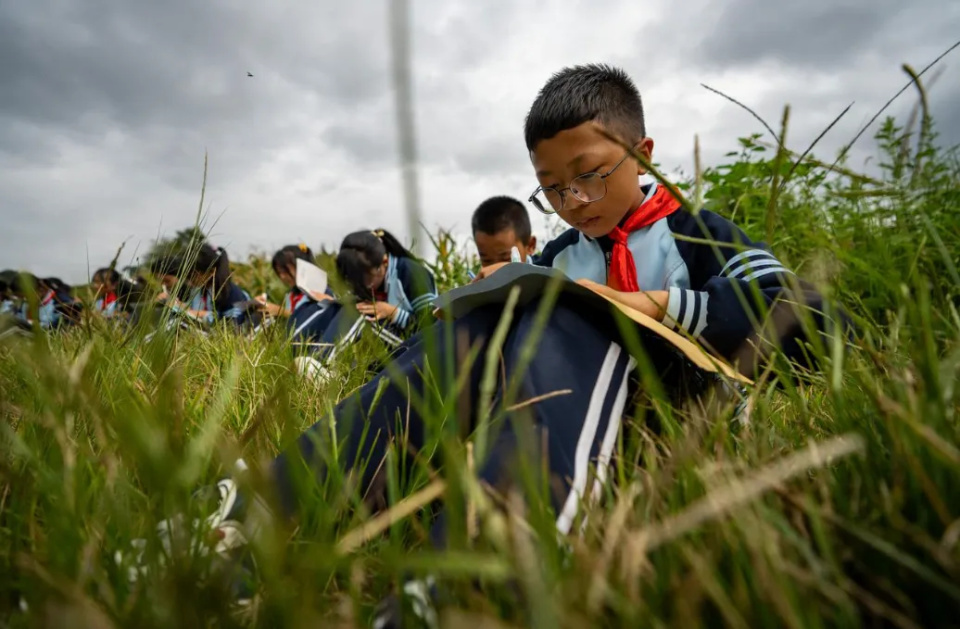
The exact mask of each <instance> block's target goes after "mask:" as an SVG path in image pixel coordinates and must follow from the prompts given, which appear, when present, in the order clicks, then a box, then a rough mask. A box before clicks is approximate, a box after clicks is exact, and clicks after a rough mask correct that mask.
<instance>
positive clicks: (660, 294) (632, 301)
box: [577, 280, 670, 321]
mask: <svg viewBox="0 0 960 629" xmlns="http://www.w3.org/2000/svg"><path fill="white" fill-rule="evenodd" d="M577 284H580V285H581V286H583V287H586V288H589V289H590V290H592V291H593V292H595V293H599V294H601V295H603V296H604V297H608V298H609V299H612V300H613V301H615V302H617V303H619V304H623V305H624V306H626V307H628V308H633V309H634V310H637V311H639V312H642V313H643V314H645V315H647V316H648V317H651V318H653V319H656V320H657V321H663V315H664V313H665V312H666V311H667V301H668V300H669V298H670V293H668V292H667V291H665V290H651V291H641V292H639V293H625V292H623V291H619V290H614V289H612V288H610V287H609V286H607V285H606V284H598V283H597V282H593V281H591V280H577Z"/></svg>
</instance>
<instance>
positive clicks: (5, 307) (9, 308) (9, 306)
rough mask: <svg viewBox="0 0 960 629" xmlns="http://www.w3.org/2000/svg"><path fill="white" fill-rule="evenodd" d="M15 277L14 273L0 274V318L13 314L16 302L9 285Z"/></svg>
mask: <svg viewBox="0 0 960 629" xmlns="http://www.w3.org/2000/svg"><path fill="white" fill-rule="evenodd" d="M16 276H17V274H16V272H15V271H2V272H0V316H2V315H13V314H15V311H16V302H15V301H14V298H13V287H12V286H11V284H12V283H13V280H14V278H15V277H16Z"/></svg>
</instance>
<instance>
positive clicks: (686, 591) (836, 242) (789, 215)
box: [0, 115, 960, 628]
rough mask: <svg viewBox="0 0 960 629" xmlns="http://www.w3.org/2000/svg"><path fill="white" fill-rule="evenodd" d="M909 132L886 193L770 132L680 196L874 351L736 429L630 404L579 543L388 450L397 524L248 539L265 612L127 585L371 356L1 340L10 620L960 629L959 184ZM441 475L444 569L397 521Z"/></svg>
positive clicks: (882, 155)
mask: <svg viewBox="0 0 960 629" xmlns="http://www.w3.org/2000/svg"><path fill="white" fill-rule="evenodd" d="M920 118H921V123H922V124H921V125H920V126H919V129H918V130H916V129H906V130H905V129H903V128H900V127H898V126H897V125H896V124H895V123H894V121H892V120H890V121H887V123H886V124H885V125H884V126H883V127H882V128H881V131H880V132H879V133H878V134H877V138H876V140H877V146H878V149H877V161H878V162H879V163H881V164H882V168H880V169H879V170H878V174H876V175H875V176H865V175H861V174H858V173H857V172H855V169H854V168H853V167H852V166H850V165H847V164H844V163H841V164H839V165H837V166H835V167H831V165H830V164H829V163H824V162H819V161H816V160H814V159H813V158H807V159H804V160H803V161H801V162H800V163H799V164H798V165H796V167H795V164H796V160H797V157H798V156H797V155H793V154H789V153H787V152H786V151H781V150H777V148H776V146H775V145H774V147H773V148H769V146H767V145H766V144H764V142H763V141H762V139H761V137H760V136H756V137H752V138H746V139H744V140H743V141H742V143H741V146H740V148H739V150H738V151H736V152H733V153H731V154H730V155H729V159H728V160H727V163H726V164H725V165H722V166H717V167H712V168H709V169H707V170H705V171H704V172H703V173H702V175H701V176H700V177H699V178H698V182H691V183H690V185H689V186H688V187H687V188H686V190H687V192H688V194H689V195H690V196H691V198H692V200H693V202H694V204H697V203H698V198H697V197H698V195H701V194H702V195H703V196H704V198H703V201H705V203H706V204H707V206H708V207H710V208H711V209H713V210H715V211H717V212H720V213H721V214H723V215H725V216H727V217H730V218H732V219H733V220H734V221H735V222H737V223H738V224H740V225H741V226H743V227H744V228H745V229H746V230H747V231H748V233H749V234H750V235H751V236H753V237H757V238H761V239H763V240H765V241H766V242H768V243H769V244H770V245H771V246H772V247H773V249H774V251H775V252H776V253H777V254H778V256H779V257H780V258H781V259H782V260H783V261H784V262H786V263H787V265H788V266H791V267H792V268H794V269H795V270H797V272H798V273H799V274H800V275H802V276H805V277H807V278H809V279H811V280H813V281H814V282H816V283H817V284H818V285H819V286H820V287H822V288H823V290H824V291H825V292H827V293H829V294H831V295H833V296H835V297H836V298H837V299H838V300H840V301H841V302H842V303H843V304H844V305H845V306H846V307H847V309H848V310H849V311H850V313H851V314H852V315H853V316H854V318H855V319H856V320H857V323H858V325H859V327H860V335H859V337H858V339H857V341H856V343H855V344H854V345H853V346H850V347H843V346H837V347H828V348H826V351H825V352H824V355H823V356H822V359H823V363H824V371H823V373H822V374H821V375H816V376H810V377H807V378H804V379H802V380H801V381H799V382H798V383H796V384H790V383H789V382H786V381H784V384H783V386H779V387H778V386H774V385H775V384H776V383H777V381H778V380H779V373H780V372H778V371H777V370H773V371H771V372H770V373H768V374H767V376H766V378H765V380H764V382H762V383H760V384H758V385H757V386H755V387H751V388H750V389H749V391H748V392H749V396H750V397H749V408H750V409H751V413H750V421H749V422H748V423H743V422H739V421H735V420H734V419H733V415H734V413H733V403H732V402H728V403H719V402H718V403H715V404H709V405H693V404H692V405H690V406H689V407H687V408H683V409H670V408H668V407H666V406H664V405H663V404H660V403H658V400H657V399H656V396H652V397H651V399H647V400H646V401H645V402H643V403H640V404H638V405H637V406H636V407H635V408H632V409H630V413H629V417H628V418H625V421H624V426H625V428H624V431H623V435H622V438H621V443H620V446H619V449H618V452H619V456H618V458H617V460H616V463H615V467H614V471H613V473H612V474H611V476H612V478H613V482H611V483H609V484H608V486H607V487H606V488H605V491H604V495H603V497H602V499H601V500H600V501H599V502H598V503H597V504H595V505H592V506H590V507H589V509H588V511H587V514H588V518H587V520H586V523H585V525H584V526H583V528H582V534H578V535H575V536H571V537H570V538H569V539H563V540H559V541H558V539H557V535H556V532H555V528H554V525H553V520H552V516H551V515H550V513H549V512H548V510H547V509H545V508H544V507H543V505H544V502H545V500H544V495H545V491H544V490H543V488H542V487H539V486H538V485H537V484H536V483H535V482H524V483H521V484H520V486H518V488H517V493H516V495H506V496H502V497H501V498H502V499H503V502H502V504H500V505H499V508H493V507H491V506H490V501H489V500H485V499H484V498H483V493H482V492H481V491H480V490H479V489H478V487H477V484H476V482H475V481H474V480H473V475H472V470H473V469H474V463H473V462H472V458H473V457H472V454H471V452H472V451H471V450H469V449H468V448H467V447H466V445H465V444H463V443H461V442H459V441H457V440H455V439H443V440H441V441H440V442H439V443H438V444H437V446H436V447H437V449H438V450H439V451H440V452H442V454H443V457H442V458H443V460H444V461H445V463H444V465H443V466H442V467H438V466H437V464H436V463H437V460H436V458H435V459H434V460H432V461H431V460H428V459H427V458H426V457H419V458H417V459H416V460H413V459H411V458H410V457H407V456H406V455H405V453H404V452H403V451H402V449H400V450H394V451H393V452H392V453H391V457H390V460H389V462H388V468H389V470H390V473H389V474H388V478H389V483H388V485H389V487H388V492H387V493H388V495H389V504H388V505H387V509H388V510H387V513H388V514H391V515H393V516H396V517H394V518H392V519H391V520H390V521H388V522H387V525H386V526H384V527H382V530H380V529H377V530H375V531H373V532H372V533H371V532H370V530H369V528H364V527H365V526H368V525H369V524H370V522H371V519H372V518H373V515H372V514H371V513H369V511H368V510H367V509H366V508H365V507H364V506H363V505H362V502H361V500H360V497H358V496H357V495H356V492H355V491H354V490H352V489H351V487H350V485H349V482H348V481H347V479H345V478H343V477H342V476H341V475H333V477H332V478H331V479H330V480H329V482H328V483H326V485H325V486H323V487H314V488H312V489H311V491H313V492H314V495H315V497H316V500H315V501H314V502H315V508H314V509H312V510H311V511H309V512H308V513H305V514H304V515H303V517H302V518H301V519H300V520H299V521H298V523H297V527H296V528H295V529H294V528H286V527H278V529H277V530H272V531H270V532H269V534H266V535H264V537H263V539H262V540H260V542H259V543H258V544H257V545H256V548H255V552H256V557H257V560H258V565H259V572H260V578H259V582H258V588H259V589H258V592H259V595H258V596H257V598H256V600H255V602H254V604H253V605H252V606H251V607H249V608H247V609H244V610H242V611H238V610H236V609H234V608H233V607H232V605H231V597H230V595H229V593H228V591H227V585H228V580H227V578H226V577H225V576H223V575H221V574H220V572H218V571H217V570H212V569H211V567H210V565H209V560H208V559H207V558H205V557H203V556H198V554H197V553H188V552H186V549H185V548H183V547H182V545H181V546H178V547H175V548H174V550H173V552H172V554H171V556H169V557H165V556H164V555H163V553H162V552H160V550H159V549H156V548H153V547H150V548H148V553H147V563H148V564H149V566H150V570H149V571H148V573H147V574H146V575H145V576H144V577H142V578H140V579H139V580H138V581H136V582H135V583H131V582H129V581H128V579H127V575H126V573H125V572H124V571H123V570H121V569H120V568H119V567H118V566H117V565H116V562H115V561H114V555H115V553H116V551H118V550H119V551H122V552H128V551H129V548H130V541H131V540H132V539H134V538H140V537H148V538H149V537H151V531H152V530H153V527H154V526H155V525H156V523H157V522H158V521H160V520H162V519H163V518H166V517H169V516H170V515H171V514H175V513H185V514H186V515H187V517H188V518H189V517H200V516H202V515H204V514H205V512H204V509H205V508H207V507H208V505H204V504H198V501H197V500H191V494H192V492H193V491H194V490H195V489H196V488H197V487H200V486H202V485H204V484H209V483H210V482H212V481H215V480H216V479H217V478H219V477H220V476H221V475H222V474H224V471H225V467H226V466H227V465H229V463H230V462H231V461H233V460H235V458H236V457H237V456H243V457H244V459H245V460H246V461H247V462H249V463H250V464H251V466H252V468H253V473H252V474H251V477H250V480H249V482H250V483H251V484H253V485H254V486H257V485H258V483H259V482H261V480H260V479H259V475H258V474H257V473H256V470H257V469H258V468H259V466H260V464H262V463H264V462H266V461H268V460H269V459H270V458H271V457H273V456H274V455H275V454H276V453H277V452H278V449H280V448H281V447H282V446H283V445H285V444H287V443H289V441H290V440H291V439H292V438H293V437H294V436H296V435H297V434H298V433H299V432H300V431H301V430H303V429H304V428H306V427H307V426H309V425H311V424H313V423H314V422H315V421H317V420H318V419H320V418H321V417H322V416H324V414H325V413H326V412H327V411H328V410H329V409H330V408H331V407H332V406H333V405H334V404H335V403H336V402H337V401H338V400H340V399H342V398H344V397H345V396H347V395H349V394H350V393H351V392H352V391H354V390H355V389H356V388H357V387H359V386H360V385H361V384H362V383H363V382H364V381H365V380H367V379H368V378H369V375H370V374H369V371H368V370H367V369H365V366H367V365H371V364H373V363H374V362H375V360H376V359H377V358H378V357H379V356H378V354H379V353H380V352H381V350H379V349H378V348H377V346H376V345H375V344H373V343H361V344H359V345H357V346H356V347H354V348H352V349H351V351H350V352H348V353H346V354H343V355H341V356H340V357H339V359H338V361H337V363H336V364H335V365H334V373H335V377H334V378H332V379H331V381H329V382H328V383H326V384H324V385H323V386H321V387H315V386H313V385H308V384H306V383H304V381H303V380H301V379H300V378H299V377H298V376H297V375H296V374H295V372H294V371H293V370H292V362H291V351H290V349H289V347H288V345H287V344H286V343H285V342H284V339H283V338H282V336H281V335H280V334H267V335H264V336H263V337H261V338H258V339H256V340H255V341H252V342H251V341H247V340H245V339H243V338H239V337H237V336H234V335H232V334H229V333H227V332H220V333H215V334H213V335H211V336H209V337H202V336H199V335H190V334H182V335H180V336H179V337H163V336H160V337H157V338H155V339H154V340H152V341H151V342H146V341H145V339H144V337H143V334H142V333H140V332H135V333H126V332H125V331H124V330H121V329H119V328H115V327H111V326H109V325H106V324H104V323H103V322H96V321H93V322H86V323H84V324H83V325H81V326H77V327H75V328H74V329H71V330H69V331H68V332H66V333H63V334H56V335H51V336H46V335H36V336H35V338H33V339H8V340H5V341H3V342H2V344H0V443H2V447H0V592H2V598H0V626H11V627H28V626H44V627H97V628H102V627H114V626H117V627H119V626H123V627H201V626H204V627H206V626H250V625H254V626H263V627H316V626H323V627H352V626H364V625H365V623H366V622H367V618H368V616H369V614H370V612H371V609H372V607H373V606H374V605H375V604H376V602H377V601H378V600H380V598H382V597H383V596H384V595H385V594H387V593H388V592H389V591H390V590H391V588H394V587H395V586H396V584H397V583H398V582H399V581H400V579H401V578H402V577H403V576H404V575H411V574H412V575H428V574H429V575H434V576H436V577H437V578H438V579H439V580H440V581H441V583H442V584H443V586H444V588H443V590H444V592H443V593H444V605H443V607H442V612H441V619H442V621H443V625H444V626H451V627H513V626H534V627H543V628H552V627H588V626H623V627H666V626H678V627H694V626H702V625H709V626H729V627H759V626H763V627H816V626H831V627H832V626H864V625H866V626H895V627H903V628H906V627H918V626H958V625H960V616H958V615H957V613H956V611H957V610H960V419H958V409H960V402H958V386H957V385H958V375H960V343H958V341H960V316H958V312H957V309H956V303H957V296H958V292H960V274H958V270H957V266H958V258H960V220H958V219H960V165H958V161H957V155H956V153H955V152H950V151H944V150H943V149H940V148H937V143H936V138H935V135H934V132H933V128H932V124H931V123H930V121H929V120H928V119H926V117H925V116H923V115H921V116H920ZM436 245H437V248H438V252H439V253H438V256H437V262H436V268H435V271H436V272H437V275H438V278H439V280H440V283H441V285H442V287H444V288H449V287H450V286H453V285H456V284H458V283H460V282H463V281H465V279H466V270H467V268H468V262H467V261H466V260H465V259H464V257H463V252H458V251H456V250H453V249H451V246H450V241H449V240H448V239H445V238H444V237H443V236H442V235H441V237H440V238H439V239H438V241H437V243H436ZM266 269H267V267H266V266H265V264H264V262H263V261H262V260H260V261H257V260H253V261H251V263H250V264H248V265H244V267H243V268H242V269H241V270H240V271H238V273H239V275H240V280H241V283H246V284H247V285H248V287H249V288H251V289H252V290H255V291H257V292H259V291H260V290H264V289H269V290H276V289H277V286H276V285H270V284H269V282H270V281H272V280H271V279H270V277H269V273H268V271H267V270H266ZM243 273H247V274H248V275H247V276H246V277H244V276H243ZM258 282H259V283H260V284H258ZM277 331H279V330H277ZM481 359H482V357H481ZM558 368H562V366H558ZM426 398H429V399H424V400H420V402H421V403H423V404H425V405H426V406H427V407H428V408H429V409H431V410H430V411H429V417H430V421H431V422H433V423H435V424H436V425H439V424H440V423H441V422H443V421H444V420H447V419H449V418H451V417H455V415H456V409H457V406H456V404H457V401H456V399H455V396H454V395H447V396H443V395H441V394H440V393H439V392H436V391H434V392H431V393H430V394H428V395H427V396H426ZM434 398H436V399H434ZM654 424H656V425H657V426H658V427H659V429H658V430H657V431H656V432H654V431H652V430H651V429H650V426H651V425H654ZM438 432H439V431H438ZM407 466H412V469H413V470H414V473H404V474H401V471H405V472H409V469H407ZM440 479H443V480H444V481H445V482H446V491H445V492H444V494H443V496H442V497H441V498H440V501H442V502H443V504H444V506H445V508H446V509H447V512H448V514H449V515H450V521H451V530H452V532H453V539H452V544H451V548H450V549H449V550H448V551H446V552H444V553H437V552H434V551H432V550H431V549H430V546H429V543H428V541H427V534H428V530H429V523H430V517H431V510H430V509H411V510H410V511H411V512H412V513H410V514H409V515H406V516H404V513H403V511H404V507H405V505H407V504H408V503H406V502H404V498H408V499H410V500H413V501H414V506H418V505H419V504H420V503H423V502H426V500H425V499H424V495H425V494H424V491H426V492H427V494H428V495H427V497H429V492H430V491H432V489H434V488H436V487H438V482H439V481H440ZM521 496H522V498H521ZM418 501H419V502H418ZM401 516H403V517H401ZM375 522H376V521H375ZM575 528H576V527H575ZM578 530H580V529H578ZM161 564H162V565H161Z"/></svg>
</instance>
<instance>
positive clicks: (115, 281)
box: [90, 267, 137, 319]
mask: <svg viewBox="0 0 960 629" xmlns="http://www.w3.org/2000/svg"><path fill="white" fill-rule="evenodd" d="M90 285H91V287H92V288H93V290H94V295H95V297H96V301H95V302H94V310H95V311H96V312H97V313H98V314H100V316H102V317H104V318H106V319H111V318H113V317H116V316H122V315H126V314H128V312H129V311H128V308H130V307H131V306H132V302H133V301H134V300H135V299H136V293H137V286H136V285H134V284H133V283H132V282H129V281H127V280H126V279H124V278H123V277H122V276H121V275H120V273H119V272H118V271H117V270H116V269H113V268H109V267H105V268H102V269H97V270H96V271H95V272H94V273H93V277H92V278H91V280H90Z"/></svg>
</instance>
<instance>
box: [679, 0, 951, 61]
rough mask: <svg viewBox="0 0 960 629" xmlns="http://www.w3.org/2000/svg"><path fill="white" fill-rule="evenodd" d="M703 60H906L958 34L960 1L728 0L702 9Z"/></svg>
mask: <svg viewBox="0 0 960 629" xmlns="http://www.w3.org/2000/svg"><path fill="white" fill-rule="evenodd" d="M700 19H701V20H703V23H704V24H707V25H709V28H707V29H705V35H704V37H703V38H702V39H701V40H700V41H699V46H698V50H697V54H696V59H697V61H699V62H701V63H704V64H708V65H712V66H714V67H724V66H730V65H731V64H733V65H736V64H751V63H756V62H759V61H765V60H766V61H769V60H776V61H780V62H783V63H785V64H788V65H791V66H795V67H818V68H823V69H827V68H831V67H832V68H833V69H834V71H836V72H842V71H843V70H844V64H846V63H849V61H850V60H851V59H853V58H857V57H863V56H864V55H867V56H869V55H880V56H882V57H884V58H892V59H894V60H896V61H898V62H903V61H908V60H907V59H902V58H900V57H899V55H902V54H903V53H904V52H906V51H907V50H910V49H916V48H918V47H922V46H923V45H924V44H925V43H929V42H942V43H941V45H942V46H945V45H947V44H949V43H952V41H955V40H956V39H957V37H958V31H957V24H958V19H960V3H956V2H951V1H950V0H915V1H913V2H909V3H905V2H901V1H899V0H803V1H798V0H783V1H781V2H770V1H768V0H725V1H724V2H718V3H713V4H711V5H710V6H709V7H708V8H707V10H706V11H705V12H704V14H703V15H701V16H700Z"/></svg>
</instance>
